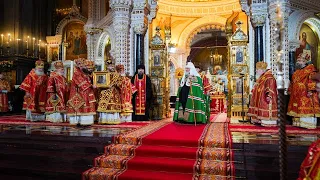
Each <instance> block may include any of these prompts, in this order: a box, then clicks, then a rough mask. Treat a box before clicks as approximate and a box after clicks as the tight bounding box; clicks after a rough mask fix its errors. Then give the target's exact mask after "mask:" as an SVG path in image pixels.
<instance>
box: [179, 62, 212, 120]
mask: <svg viewBox="0 0 320 180" xmlns="http://www.w3.org/2000/svg"><path fill="white" fill-rule="evenodd" d="M203 91H204V90H203V84H202V79H201V77H200V74H199V73H198V72H197V70H196V68H195V67H194V65H193V63H192V62H188V63H187V65H186V68H185V72H184V75H183V77H182V79H181V82H180V87H179V89H178V94H177V100H176V107H175V111H174V115H173V120H174V121H176V122H185V123H195V122H196V123H206V122H207V115H206V106H208V105H207V104H206V100H205V95H204V92H203Z"/></svg>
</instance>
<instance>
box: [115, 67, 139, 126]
mask: <svg viewBox="0 0 320 180" xmlns="http://www.w3.org/2000/svg"><path fill="white" fill-rule="evenodd" d="M116 69H117V71H118V73H120V75H121V77H122V83H121V87H120V90H121V91H120V99H121V113H120V119H121V121H122V122H131V121H132V113H133V107H132V95H133V94H134V93H135V92H136V91H137V89H136V87H135V86H134V85H133V84H132V83H131V80H130V78H128V77H127V76H126V74H125V71H124V66H123V65H122V64H120V65H117V66H116Z"/></svg>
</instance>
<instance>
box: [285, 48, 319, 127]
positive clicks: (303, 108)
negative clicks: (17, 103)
mask: <svg viewBox="0 0 320 180" xmlns="http://www.w3.org/2000/svg"><path fill="white" fill-rule="evenodd" d="M309 60H310V57H309V56H308V54H306V53H301V54H299V56H298V59H297V62H296V69H297V70H296V71H295V72H294V73H293V75H292V81H291V84H290V86H289V89H288V93H289V94H290V100H289V105H288V113H287V114H288V115H289V116H293V125H294V126H299V127H304V128H308V129H314V128H317V117H320V106H319V99H318V92H317V91H316V82H315V81H314V80H313V79H312V78H313V76H314V75H315V74H316V68H315V67H314V66H313V64H309V65H308V61H309Z"/></svg>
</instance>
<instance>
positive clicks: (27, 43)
mask: <svg viewBox="0 0 320 180" xmlns="http://www.w3.org/2000/svg"><path fill="white" fill-rule="evenodd" d="M29 39H30V37H29V36H28V37H27V41H26V42H27V49H28V50H29Z"/></svg>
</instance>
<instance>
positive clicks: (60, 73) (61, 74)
mask: <svg viewBox="0 0 320 180" xmlns="http://www.w3.org/2000/svg"><path fill="white" fill-rule="evenodd" d="M56 73H57V74H59V75H60V76H63V75H64V73H62V72H56Z"/></svg>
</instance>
